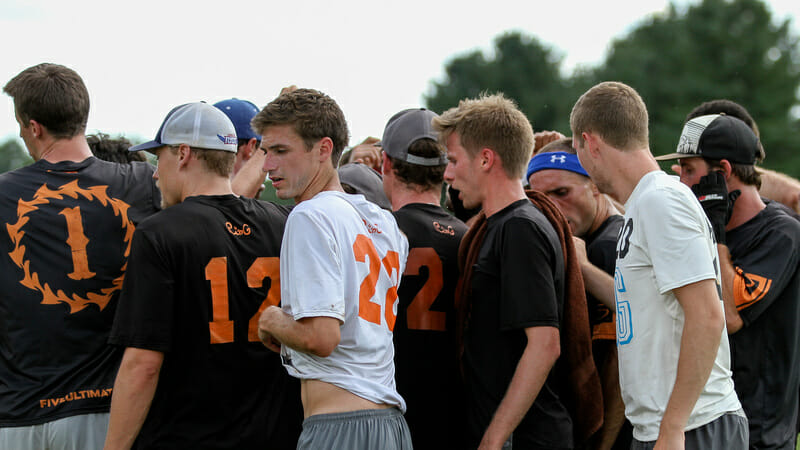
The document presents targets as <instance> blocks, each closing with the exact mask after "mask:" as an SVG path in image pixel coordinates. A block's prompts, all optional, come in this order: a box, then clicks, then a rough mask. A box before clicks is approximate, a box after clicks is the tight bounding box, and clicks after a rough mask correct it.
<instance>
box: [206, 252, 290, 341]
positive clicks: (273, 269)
mask: <svg viewBox="0 0 800 450" xmlns="http://www.w3.org/2000/svg"><path fill="white" fill-rule="evenodd" d="M266 278H269V279H270V280H271V281H272V283H271V285H270V288H269V292H268V293H267V298H265V299H264V301H263V302H261V305H260V306H259V307H258V311H256V313H255V314H254V315H253V316H252V317H251V318H250V320H249V321H248V326H247V340H248V341H251V342H258V318H259V316H260V315H261V312H262V311H264V309H266V308H267V306H269V305H275V306H278V304H279V303H280V301H281V285H280V262H279V259H278V258H277V257H271V258H267V257H261V258H256V260H255V261H254V262H253V264H252V265H251V266H250V268H249V269H247V286H249V287H251V288H259V287H261V286H263V285H264V279H266ZM206 280H208V281H210V284H211V305H212V306H211V309H212V319H213V320H212V321H211V322H209V324H208V331H209V334H210V335H211V343H212V344H225V343H228V342H233V321H232V320H230V319H229V312H228V258H226V257H223V256H221V257H216V258H211V261H209V262H208V264H206Z"/></svg>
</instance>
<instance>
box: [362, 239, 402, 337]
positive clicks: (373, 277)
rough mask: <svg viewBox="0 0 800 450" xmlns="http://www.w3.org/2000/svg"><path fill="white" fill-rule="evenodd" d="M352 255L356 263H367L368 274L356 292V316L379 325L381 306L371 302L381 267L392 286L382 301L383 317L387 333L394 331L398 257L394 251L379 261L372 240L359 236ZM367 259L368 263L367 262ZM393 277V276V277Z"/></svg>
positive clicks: (387, 253)
mask: <svg viewBox="0 0 800 450" xmlns="http://www.w3.org/2000/svg"><path fill="white" fill-rule="evenodd" d="M353 254H354V255H355V257H356V261H358V262H363V263H368V264H369V273H367V276H366V277H365V278H364V280H363V281H362V282H361V286H360V288H359V291H358V315H359V317H361V318H362V319H364V320H366V321H368V322H372V323H374V324H378V325H380V324H381V305H380V304H378V303H375V302H373V301H372V298H373V297H374V296H375V290H376V288H377V284H378V277H379V276H380V271H381V266H383V267H384V268H385V269H386V272H387V273H388V275H389V278H390V279H391V280H392V286H391V287H389V289H387V291H386V297H385V299H384V303H383V308H384V317H385V318H386V326H387V327H388V328H389V331H391V330H394V322H395V320H396V318H397V314H395V312H394V304H395V302H396V301H397V285H398V284H399V280H400V273H399V272H400V255H399V254H398V253H397V252H395V251H391V250H390V251H388V252H386V256H385V257H384V258H383V259H381V258H380V256H379V255H378V251H377V250H376V249H375V244H373V243H372V239H370V238H369V237H367V236H366V235H363V234H359V235H358V236H356V241H355V242H354V243H353ZM367 258H369V261H367ZM393 275H394V276H393Z"/></svg>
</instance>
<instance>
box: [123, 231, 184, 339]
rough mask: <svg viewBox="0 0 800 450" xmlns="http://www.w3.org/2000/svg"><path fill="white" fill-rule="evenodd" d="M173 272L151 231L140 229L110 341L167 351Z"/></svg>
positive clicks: (132, 251) (135, 237) (131, 255)
mask: <svg viewBox="0 0 800 450" xmlns="http://www.w3.org/2000/svg"><path fill="white" fill-rule="evenodd" d="M172 276H173V274H172V271H171V269H170V267H169V264H168V262H167V261H166V256H165V254H164V252H163V251H162V250H161V249H159V247H158V246H157V245H156V243H155V242H154V239H153V236H152V235H151V234H150V233H147V232H144V231H141V230H137V231H135V232H134V235H133V241H132V243H131V254H130V257H129V258H128V268H127V270H126V273H125V281H124V282H123V286H122V292H121V293H120V297H119V304H118V305H117V311H116V315H115V316H114V325H113V327H112V330H111V335H110V337H109V342H110V343H111V344H117V345H122V346H125V347H136V348H143V349H147V350H155V351H161V352H167V351H169V350H170V347H171V345H172V319H173V313H174V309H173V308H174V298H173V297H174V295H173V292H174V290H173V286H174V281H173V278H172Z"/></svg>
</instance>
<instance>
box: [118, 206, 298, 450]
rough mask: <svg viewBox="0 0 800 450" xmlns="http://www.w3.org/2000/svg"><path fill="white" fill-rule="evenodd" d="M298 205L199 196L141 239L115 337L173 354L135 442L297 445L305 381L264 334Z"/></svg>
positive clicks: (148, 224) (140, 233)
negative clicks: (292, 373) (262, 319)
mask: <svg viewBox="0 0 800 450" xmlns="http://www.w3.org/2000/svg"><path fill="white" fill-rule="evenodd" d="M287 216H288V210H287V209H285V208H283V207H279V206H277V205H274V204H272V203H266V202H261V201H258V200H253V199H246V198H239V197H236V196H233V195H223V196H195V197H189V198H187V199H185V200H184V201H183V202H182V203H180V204H178V205H175V206H172V207H169V208H167V209H165V210H164V211H162V212H160V213H158V214H156V215H154V216H153V217H151V218H149V219H148V220H145V221H144V222H142V223H141V225H140V226H139V227H138V229H137V230H136V233H135V235H134V237H133V249H132V250H131V257H130V263H129V267H128V276H127V277H126V279H125V284H124V286H123V290H122V294H121V296H120V301H119V308H118V310H117V316H116V318H115V320H114V328H113V329H112V332H111V338H110V342H111V343H112V344H117V345H120V346H125V347H136V348H143V349H148V350H155V351H159V352H164V354H165V356H164V362H163V365H162V367H161V373H160V375H159V380H158V387H157V389H156V393H155V396H154V398H153V403H152V406H151V407H150V411H149V413H148V416H147V419H146V420H145V423H144V426H143V427H142V430H141V433H140V434H139V437H138V439H137V441H136V445H135V447H137V448H148V449H149V448H170V449H174V448H207V449H210V448H227V449H231V448H294V446H296V443H297V438H298V436H299V434H300V425H301V421H302V406H301V404H300V390H299V383H298V382H297V380H293V379H291V378H290V377H289V376H288V375H287V374H286V371H285V370H284V369H283V367H282V366H281V363H280V357H279V355H278V354H277V353H273V352H271V351H270V350H268V349H267V348H266V347H264V346H263V345H262V344H261V342H260V341H259V339H258V318H259V316H260V312H261V311H262V310H264V309H265V308H266V307H267V306H269V305H278V304H279V302H280V292H281V290H280V278H279V270H280V264H279V255H280V245H281V238H282V236H283V228H284V224H285V222H286V217H287Z"/></svg>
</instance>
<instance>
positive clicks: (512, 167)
mask: <svg viewBox="0 0 800 450" xmlns="http://www.w3.org/2000/svg"><path fill="white" fill-rule="evenodd" d="M433 127H434V129H435V130H437V131H439V140H440V141H441V142H446V140H447V138H448V137H449V136H450V134H452V133H453V132H455V133H458V136H459V137H460V138H461V145H463V146H464V148H465V149H466V150H467V152H468V153H469V154H470V156H471V157H474V156H475V155H476V154H477V153H478V151H479V150H480V149H482V148H489V149H491V150H493V151H494V152H495V153H497V155H498V156H499V157H500V160H501V161H502V163H503V169H504V170H505V173H506V175H508V177H509V178H521V177H522V176H524V175H525V168H526V167H527V166H528V161H529V160H530V159H531V153H532V152H533V145H534V139H533V128H532V127H531V123H530V121H528V118H527V117H525V114H523V113H522V111H520V110H519V108H517V105H516V104H515V103H514V102H513V101H512V100H510V99H507V98H506V97H505V96H503V94H495V95H487V94H482V95H481V96H479V97H478V98H475V99H465V100H461V101H460V102H458V107H456V108H451V109H449V110H447V111H445V112H444V114H442V115H441V116H439V117H436V118H434V119H433Z"/></svg>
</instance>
